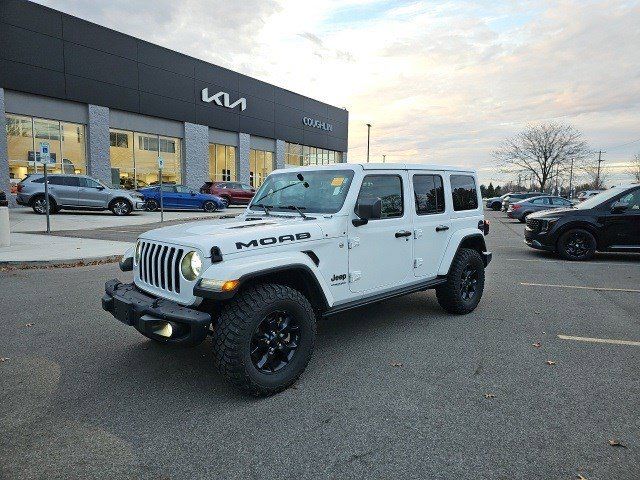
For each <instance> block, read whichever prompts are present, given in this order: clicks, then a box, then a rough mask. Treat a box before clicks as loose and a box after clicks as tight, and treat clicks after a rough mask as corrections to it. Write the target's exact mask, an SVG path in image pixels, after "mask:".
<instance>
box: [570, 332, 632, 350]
mask: <svg viewBox="0 0 640 480" xmlns="http://www.w3.org/2000/svg"><path fill="white" fill-rule="evenodd" d="M558 338H561V339H562V340H576V341H578V342H591V343H611V344H613V345H632V346H634V347H640V342H632V341H631V340H612V339H609V338H590V337H572V336H571V335H558Z"/></svg>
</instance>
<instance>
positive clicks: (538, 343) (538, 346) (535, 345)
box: [531, 342, 542, 348]
mask: <svg viewBox="0 0 640 480" xmlns="http://www.w3.org/2000/svg"><path fill="white" fill-rule="evenodd" d="M531 345H532V346H534V347H536V348H540V347H541V346H542V344H541V343H540V342H536V343H532V344H531Z"/></svg>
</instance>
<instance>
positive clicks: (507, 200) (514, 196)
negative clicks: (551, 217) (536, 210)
mask: <svg viewBox="0 0 640 480" xmlns="http://www.w3.org/2000/svg"><path fill="white" fill-rule="evenodd" d="M541 195H544V193H542V192H524V193H510V194H509V195H507V196H506V197H504V198H503V199H502V211H503V212H506V211H507V209H508V208H509V205H510V204H511V203H515V202H519V201H520V200H524V199H526V198H533V197H539V196H541Z"/></svg>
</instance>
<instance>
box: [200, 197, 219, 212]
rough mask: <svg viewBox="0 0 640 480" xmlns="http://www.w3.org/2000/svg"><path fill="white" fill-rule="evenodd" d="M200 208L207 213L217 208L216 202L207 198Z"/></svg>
mask: <svg viewBox="0 0 640 480" xmlns="http://www.w3.org/2000/svg"><path fill="white" fill-rule="evenodd" d="M202 209H203V210H204V211H205V212H207V213H213V212H215V211H216V210H218V205H216V203H215V202H212V201H211V200H207V201H206V202H204V203H203V204H202Z"/></svg>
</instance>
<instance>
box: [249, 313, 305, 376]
mask: <svg viewBox="0 0 640 480" xmlns="http://www.w3.org/2000/svg"><path fill="white" fill-rule="evenodd" d="M299 345H300V325H299V324H298V321H297V320H296V318H295V316H294V315H293V314H291V313H290V312H287V311H276V312H272V313H270V314H268V315H267V316H266V317H264V318H263V319H262V321H261V322H260V323H259V324H258V327H257V328H256V330H255V332H254V333H253V336H252V337H251V362H252V363H253V366H254V367H256V369H257V370H258V371H259V372H262V373H266V374H272V373H275V372H277V371H279V370H281V369H282V368H284V367H286V366H287V365H289V363H290V362H291V360H292V359H293V356H294V355H295V354H296V352H297V350H298V346H299Z"/></svg>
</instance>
